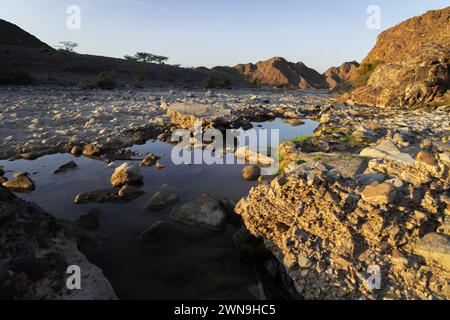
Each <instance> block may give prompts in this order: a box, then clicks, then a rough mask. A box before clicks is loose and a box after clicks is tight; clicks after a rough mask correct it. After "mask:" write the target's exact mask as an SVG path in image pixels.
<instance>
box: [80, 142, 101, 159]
mask: <svg viewBox="0 0 450 320" xmlns="http://www.w3.org/2000/svg"><path fill="white" fill-rule="evenodd" d="M103 149H104V147H103V145H101V144H99V143H91V144H88V145H87V146H85V147H84V148H83V154H84V155H85V156H87V157H99V156H101V155H102V153H103V152H104V150H103Z"/></svg>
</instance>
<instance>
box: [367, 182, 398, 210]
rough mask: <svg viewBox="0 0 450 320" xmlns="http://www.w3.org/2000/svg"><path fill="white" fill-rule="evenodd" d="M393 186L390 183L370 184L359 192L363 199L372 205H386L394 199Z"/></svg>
mask: <svg viewBox="0 0 450 320" xmlns="http://www.w3.org/2000/svg"><path fill="white" fill-rule="evenodd" d="M395 195H396V191H395V187H394V186H393V185H392V184H390V183H380V184H372V185H369V186H367V187H366V188H365V189H364V191H363V192H362V193H361V196H362V198H363V200H364V201H366V202H368V203H370V204H373V205H386V204H390V203H391V202H392V201H394V199H395Z"/></svg>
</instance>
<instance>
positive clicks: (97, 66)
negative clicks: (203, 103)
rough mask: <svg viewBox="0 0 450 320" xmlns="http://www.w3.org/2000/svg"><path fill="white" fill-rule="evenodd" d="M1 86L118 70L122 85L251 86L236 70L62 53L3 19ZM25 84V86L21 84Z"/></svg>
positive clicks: (68, 81)
mask: <svg viewBox="0 0 450 320" xmlns="http://www.w3.org/2000/svg"><path fill="white" fill-rule="evenodd" d="M0 61H2V64H1V65H0V85H1V84H2V83H3V84H8V82H13V84H14V82H18V83H17V84H28V83H29V82H31V81H30V79H34V80H35V82H37V83H50V84H67V85H76V84H78V83H79V82H80V81H83V80H93V79H95V77H96V76H97V75H98V74H99V73H101V72H104V71H114V72H115V73H116V74H117V75H118V80H119V84H121V85H124V84H129V85H133V84H134V83H135V81H136V79H138V78H140V79H143V81H144V83H148V84H165V85H167V84H169V85H192V86H204V84H205V81H207V80H208V79H209V80H210V85H212V86H214V85H216V84H218V85H220V84H221V83H225V81H226V83H231V86H248V85H249V83H248V82H247V81H246V80H245V79H244V77H242V76H241V75H240V74H239V73H238V72H236V70H235V69H233V68H217V69H213V70H209V69H207V68H197V69H192V68H180V67H177V66H171V65H159V64H149V63H140V62H133V61H127V60H124V59H117V58H109V57H102V56H93V55H82V54H77V53H70V52H61V51H58V50H55V49H53V48H51V47H50V46H48V45H47V44H45V43H43V42H41V41H40V40H39V39H37V38H36V37H34V36H32V35H31V34H29V33H28V32H26V31H24V30H22V29H21V28H19V27H18V26H16V25H14V24H12V23H9V22H7V21H4V20H1V19H0ZM23 81H25V83H21V82H23Z"/></svg>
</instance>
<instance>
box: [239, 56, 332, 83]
mask: <svg viewBox="0 0 450 320" xmlns="http://www.w3.org/2000/svg"><path fill="white" fill-rule="evenodd" d="M235 68H236V69H237V70H238V71H239V72H240V73H241V74H242V75H244V76H245V77H246V78H247V79H248V80H249V81H250V82H252V83H254V84H258V85H267V86H275V87H283V88H284V87H285V88H292V89H294V88H300V89H326V88H328V85H327V82H326V81H325V79H324V78H323V76H322V75H321V74H319V73H318V72H317V71H315V70H314V69H311V68H308V67H307V66H306V65H305V64H304V63H302V62H298V63H292V62H288V61H286V59H284V58H280V57H274V58H272V59H269V60H266V61H260V62H258V63H257V64H253V63H249V64H239V65H237V66H236V67H235Z"/></svg>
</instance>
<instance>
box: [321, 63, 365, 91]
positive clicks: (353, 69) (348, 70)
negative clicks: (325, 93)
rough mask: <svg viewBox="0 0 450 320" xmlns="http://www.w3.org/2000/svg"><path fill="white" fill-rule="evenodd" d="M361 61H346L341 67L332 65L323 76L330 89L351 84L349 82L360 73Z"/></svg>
mask: <svg viewBox="0 0 450 320" xmlns="http://www.w3.org/2000/svg"><path fill="white" fill-rule="evenodd" d="M359 66H360V65H359V63H358V62H356V61H351V62H345V63H343V64H342V65H340V66H339V67H331V68H330V69H328V70H327V71H325V73H324V74H323V76H324V77H325V80H326V82H327V83H328V86H329V88H330V89H336V88H340V87H342V88H343V89H345V88H346V87H348V86H350V84H349V82H350V81H351V80H352V79H354V78H356V77H357V75H358V72H357V70H358V68H359Z"/></svg>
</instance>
